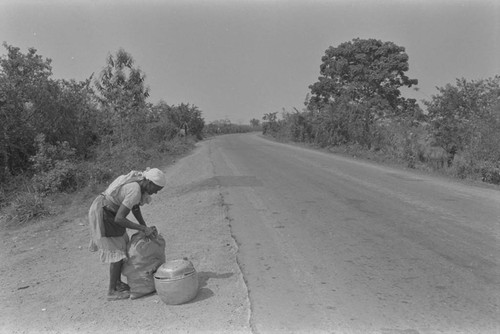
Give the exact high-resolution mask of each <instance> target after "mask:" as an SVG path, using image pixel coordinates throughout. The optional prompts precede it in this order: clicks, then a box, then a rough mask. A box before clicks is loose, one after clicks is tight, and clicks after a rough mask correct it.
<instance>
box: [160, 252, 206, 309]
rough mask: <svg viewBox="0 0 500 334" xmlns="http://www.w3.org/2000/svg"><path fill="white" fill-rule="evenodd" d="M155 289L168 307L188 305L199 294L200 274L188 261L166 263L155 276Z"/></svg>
mask: <svg viewBox="0 0 500 334" xmlns="http://www.w3.org/2000/svg"><path fill="white" fill-rule="evenodd" d="M154 281H155V288H156V292H157V293H158V296H160V299H161V300H162V301H163V302H164V303H165V304H168V305H178V304H183V303H186V302H188V301H190V300H192V299H193V298H194V297H196V294H197V293H198V273H197V272H196V269H195V268H194V266H193V263H191V261H189V260H187V259H182V260H173V261H169V262H166V263H164V264H162V265H161V266H160V268H158V270H157V271H156V273H155V274H154Z"/></svg>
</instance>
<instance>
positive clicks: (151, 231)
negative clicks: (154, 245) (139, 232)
mask: <svg viewBox="0 0 500 334" xmlns="http://www.w3.org/2000/svg"><path fill="white" fill-rule="evenodd" d="M144 234H145V235H146V237H147V238H153V239H154V238H156V237H157V236H158V230H157V229H156V227H155V226H151V227H149V226H146V228H145V229H144Z"/></svg>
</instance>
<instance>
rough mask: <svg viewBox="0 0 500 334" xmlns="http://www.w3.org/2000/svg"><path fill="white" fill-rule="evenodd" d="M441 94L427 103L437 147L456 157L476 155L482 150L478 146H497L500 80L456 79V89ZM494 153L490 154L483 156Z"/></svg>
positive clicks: (442, 91) (445, 89)
mask: <svg viewBox="0 0 500 334" xmlns="http://www.w3.org/2000/svg"><path fill="white" fill-rule="evenodd" d="M438 91H439V94H437V95H433V96H432V99H431V100H430V101H425V104H426V106H427V112H428V119H429V123H430V127H431V133H432V136H433V138H434V140H435V142H436V144H437V145H439V146H441V147H443V148H444V149H446V150H447V151H448V153H450V154H455V153H456V152H461V151H464V150H466V149H473V150H474V151H476V153H477V151H480V150H482V148H480V147H478V146H477V145H479V142H482V144H480V146H483V145H488V143H490V144H491V143H495V145H497V144H498V142H499V138H500V136H499V135H498V131H499V130H500V102H499V98H500V76H496V77H494V78H489V79H485V80H478V81H467V80H466V79H464V78H462V79H457V81H456V85H455V86H453V85H451V84H447V85H446V86H445V87H441V88H438ZM488 136H489V137H488ZM472 146H474V148H472ZM496 151H499V150H496ZM488 152H489V153H488ZM491 153H492V152H491V150H487V151H486V152H484V154H483V156H484V157H485V156H487V155H488V154H489V155H491ZM495 156H498V154H495ZM498 158H500V157H498Z"/></svg>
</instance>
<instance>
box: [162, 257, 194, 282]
mask: <svg viewBox="0 0 500 334" xmlns="http://www.w3.org/2000/svg"><path fill="white" fill-rule="evenodd" d="M194 271H195V269H194V266H193V263H191V261H189V260H187V259H182V260H172V261H168V262H166V263H164V264H162V265H161V266H160V268H158V270H157V271H156V273H155V275H154V276H155V277H156V278H160V279H161V278H168V279H174V278H180V277H184V276H186V275H189V274H191V273H193V272H194Z"/></svg>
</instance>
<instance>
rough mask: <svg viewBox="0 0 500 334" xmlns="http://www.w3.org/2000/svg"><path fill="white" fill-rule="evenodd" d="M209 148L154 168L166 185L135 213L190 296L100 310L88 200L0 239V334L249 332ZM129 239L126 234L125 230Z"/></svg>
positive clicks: (99, 270) (99, 271) (101, 286)
mask: <svg viewBox="0 0 500 334" xmlns="http://www.w3.org/2000/svg"><path fill="white" fill-rule="evenodd" d="M209 150H210V141H205V142H202V143H199V144H198V145H197V148H196V149H195V150H194V151H193V152H192V154H190V155H188V156H186V157H184V158H182V159H180V160H179V161H178V162H176V163H175V164H172V165H169V166H166V167H164V168H162V169H163V170H164V171H165V173H166V175H167V180H168V186H167V187H166V188H165V189H164V190H163V191H162V192H160V193H159V194H157V195H155V196H154V197H153V203H152V204H150V205H148V206H145V207H143V210H142V212H143V215H144V217H145V220H146V222H147V223H148V225H155V226H157V228H158V230H159V231H160V233H161V234H162V235H163V236H164V238H165V240H166V257H167V260H173V259H178V258H183V257H188V258H189V259H190V260H191V261H192V262H193V264H194V266H195V268H196V270H197V271H198V273H199V283H200V289H199V292H198V295H197V297H196V298H195V299H194V300H193V301H191V302H189V303H187V304H183V305H176V306H172V305H166V304H164V303H163V302H162V301H161V300H160V299H159V297H158V296H157V295H156V294H153V295H150V296H147V297H143V298H140V299H136V300H122V301H114V302H108V301H106V291H107V285H108V271H109V267H108V266H107V265H104V264H101V263H100V262H99V260H98V257H97V254H95V253H91V252H89V251H88V250H87V245H88V241H89V232H88V226H87V220H86V214H87V210H88V207H89V206H90V204H91V202H92V200H93V196H84V195H81V196H80V197H76V198H74V199H73V203H67V210H65V211H64V213H63V214H60V215H58V216H52V217H49V218H48V219H45V220H43V221H40V222H38V223H36V224H34V225H30V226H25V227H23V228H19V229H16V230H8V231H4V232H3V233H2V235H1V244H0V254H1V255H0V256H1V263H2V266H1V267H0V276H1V279H2V287H3V289H2V290H1V292H0V333H150V332H168V333H200V332H203V333H207V332H213V333H249V332H250V329H249V312H250V307H249V301H248V295H247V288H246V285H245V283H244V281H243V277H242V274H241V272H240V268H239V267H238V264H237V261H236V253H237V245H236V244H235V242H234V240H233V238H232V237H231V231H230V227H229V221H228V220H227V217H226V214H225V213H226V208H225V206H224V204H223V201H222V198H221V195H220V191H219V189H218V188H217V187H206V186H204V185H206V182H205V181H206V180H209V179H210V178H211V177H213V176H214V175H213V166H212V165H211V163H210V160H209V155H208V152H209ZM129 233H130V234H132V231H129Z"/></svg>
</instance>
